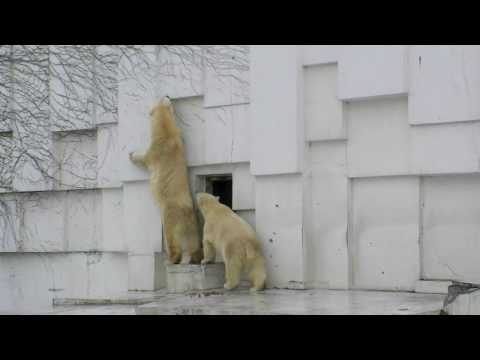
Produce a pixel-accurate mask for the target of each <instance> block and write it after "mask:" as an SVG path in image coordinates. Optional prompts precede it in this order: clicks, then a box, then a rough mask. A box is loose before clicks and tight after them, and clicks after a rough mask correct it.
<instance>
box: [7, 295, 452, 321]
mask: <svg viewBox="0 0 480 360" xmlns="http://www.w3.org/2000/svg"><path fill="white" fill-rule="evenodd" d="M444 298H445V296H443V295H435V294H415V293H399V292H377V291H343V290H338V291H337V290H308V291H307V290H267V291H265V292H261V293H258V294H250V293H249V292H248V290H247V289H239V290H236V291H233V292H227V291H225V290H223V289H218V290H208V291H202V292H191V293H188V294H168V293H167V291H166V290H162V291H157V292H151V293H138V294H130V295H128V294H126V295H123V296H119V297H117V298H112V299H111V301H110V302H107V301H104V302H103V303H102V302H101V301H100V300H98V301H97V302H94V301H91V300H87V301H85V302H82V301H80V299H78V300H77V301H76V302H74V301H70V302H68V301H64V302H63V306H54V307H52V308H49V309H43V310H38V309H37V310H21V309H18V310H17V311H12V312H9V313H1V314H2V315H4V314H11V315H14V314H22V315H28V314H40V315H438V314H440V310H441V309H442V305H443V300H444ZM151 300H153V302H150V301H151ZM144 301H147V302H149V303H147V304H144ZM58 303H60V302H58ZM88 304H90V305H88ZM141 304H144V305H141ZM75 305H76V306H75Z"/></svg>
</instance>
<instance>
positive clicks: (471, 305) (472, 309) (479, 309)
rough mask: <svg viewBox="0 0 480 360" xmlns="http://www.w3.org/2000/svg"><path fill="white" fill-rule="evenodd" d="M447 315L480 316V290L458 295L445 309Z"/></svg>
mask: <svg viewBox="0 0 480 360" xmlns="http://www.w3.org/2000/svg"><path fill="white" fill-rule="evenodd" d="M446 312H447V314H448V315H480V290H478V291H475V292H472V293H470V294H463V295H459V296H458V297H457V298H456V299H455V300H454V301H453V303H451V304H450V305H448V306H447V307H446Z"/></svg>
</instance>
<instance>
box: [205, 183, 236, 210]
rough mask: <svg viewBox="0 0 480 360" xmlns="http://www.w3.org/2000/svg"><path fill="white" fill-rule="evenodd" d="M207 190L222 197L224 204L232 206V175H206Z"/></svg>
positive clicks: (221, 200)
mask: <svg viewBox="0 0 480 360" xmlns="http://www.w3.org/2000/svg"><path fill="white" fill-rule="evenodd" d="M205 190H206V192H207V193H210V194H212V195H214V196H218V197H219V198H220V202H221V203H222V204H223V205H226V206H228V207H229V208H230V209H231V208H232V176H231V175H215V176H207V177H206V189H205Z"/></svg>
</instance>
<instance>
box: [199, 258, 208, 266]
mask: <svg viewBox="0 0 480 360" xmlns="http://www.w3.org/2000/svg"><path fill="white" fill-rule="evenodd" d="M200 264H202V265H208V264H210V261H209V260H207V259H203V260H202V261H200Z"/></svg>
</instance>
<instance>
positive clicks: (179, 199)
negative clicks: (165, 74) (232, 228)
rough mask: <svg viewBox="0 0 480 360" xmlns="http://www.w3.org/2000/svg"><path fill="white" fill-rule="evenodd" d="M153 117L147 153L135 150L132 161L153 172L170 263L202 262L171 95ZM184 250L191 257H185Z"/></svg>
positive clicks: (153, 185) (160, 104)
mask: <svg viewBox="0 0 480 360" xmlns="http://www.w3.org/2000/svg"><path fill="white" fill-rule="evenodd" d="M150 120H151V131H152V135H151V143H150V147H149V149H148V151H147V152H146V153H145V154H140V153H135V152H134V153H131V154H130V160H131V161H132V162H133V163H135V164H136V165H138V166H141V167H143V168H146V169H147V170H148V171H149V172H150V187H151V190H152V193H153V195H154V197H155V200H156V201H157V203H158V205H159V206H160V209H161V212H162V223H163V229H164V234H165V239H166V242H167V252H168V262H169V263H170V264H178V263H180V262H182V263H193V264H199V263H200V260H201V259H202V256H203V253H202V248H201V246H200V245H201V243H200V236H199V235H200V234H199V232H198V223H197V218H196V215H195V210H194V209H193V200H192V196H191V194H190V188H189V184H188V173H187V162H186V159H185V150H184V146H183V142H182V137H181V133H180V129H179V128H178V127H177V124H176V121H175V115H174V109H173V106H172V104H171V102H170V99H169V98H167V97H166V98H164V99H163V100H162V101H160V103H159V104H157V105H156V106H155V107H154V108H153V110H152V111H151V113H150ZM184 250H187V252H188V256H185V257H182V255H183V252H184Z"/></svg>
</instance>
